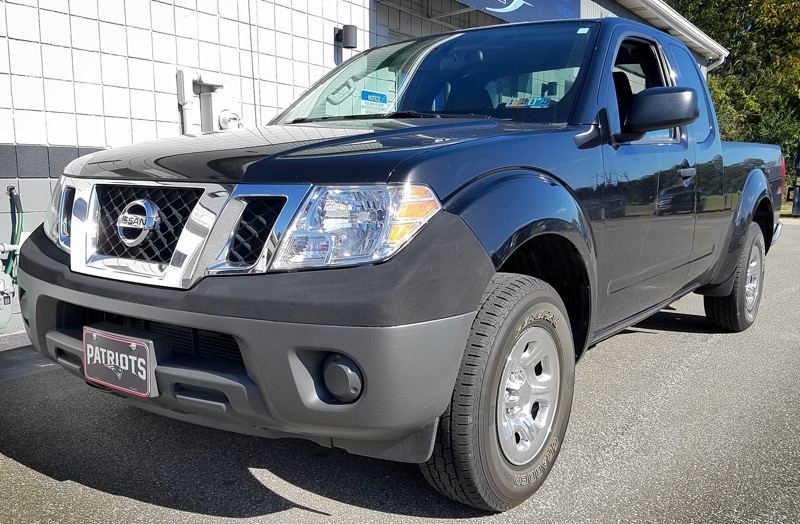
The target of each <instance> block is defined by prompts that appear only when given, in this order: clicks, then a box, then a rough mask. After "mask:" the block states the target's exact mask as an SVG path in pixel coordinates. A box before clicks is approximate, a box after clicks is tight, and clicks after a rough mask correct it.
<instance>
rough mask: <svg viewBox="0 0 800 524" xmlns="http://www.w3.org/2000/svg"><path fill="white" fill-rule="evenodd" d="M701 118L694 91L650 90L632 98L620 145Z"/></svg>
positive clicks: (675, 89)
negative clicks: (646, 134) (648, 133)
mask: <svg viewBox="0 0 800 524" xmlns="http://www.w3.org/2000/svg"><path fill="white" fill-rule="evenodd" d="M699 116H700V103H699V101H698V97H697V91H695V90H694V89H691V88H688V87H651V88H650V89H645V90H644V91H642V92H640V93H638V94H636V95H634V97H633V100H631V107H630V110H629V111H628V118H627V120H626V122H625V125H624V126H623V128H622V133H620V134H619V135H616V136H615V137H614V138H615V139H617V140H618V141H621V142H626V141H633V140H640V139H641V138H642V137H643V136H644V134H645V133H647V132H648V131H656V130H659V129H669V128H672V127H678V126H685V125H687V124H691V123H692V122H694V121H695V120H697V118H698V117H699Z"/></svg>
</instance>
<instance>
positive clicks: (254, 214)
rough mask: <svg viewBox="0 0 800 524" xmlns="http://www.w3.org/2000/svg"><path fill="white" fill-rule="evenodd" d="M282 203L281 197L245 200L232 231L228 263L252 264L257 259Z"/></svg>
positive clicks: (283, 201) (283, 202) (284, 200)
mask: <svg viewBox="0 0 800 524" xmlns="http://www.w3.org/2000/svg"><path fill="white" fill-rule="evenodd" d="M284 204H286V199H285V198H283V197H264V198H254V199H251V200H249V201H248V202H247V207H245V209H244V212H243V213H242V218H241V219H239V223H238V224H237V225H236V229H235V230H234V233H233V242H232V243H231V248H230V251H228V262H229V263H231V264H241V265H247V266H252V265H253V264H255V263H256V262H257V261H258V257H259V256H260V255H261V251H262V250H263V249H264V245H265V244H266V243H267V241H268V240H269V236H270V233H271V232H272V228H273V226H274V225H275V221H276V220H277V219H278V215H279V214H280V212H281V209H283V206H284Z"/></svg>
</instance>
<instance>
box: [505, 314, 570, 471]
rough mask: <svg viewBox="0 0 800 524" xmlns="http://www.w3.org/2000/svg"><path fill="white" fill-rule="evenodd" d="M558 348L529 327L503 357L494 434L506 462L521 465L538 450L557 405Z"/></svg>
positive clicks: (537, 329)
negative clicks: (503, 362)
mask: <svg viewBox="0 0 800 524" xmlns="http://www.w3.org/2000/svg"><path fill="white" fill-rule="evenodd" d="M559 389H560V370H559V361H558V349H557V347H556V342H555V340H553V337H552V335H550V333H549V332H548V331H547V330H545V329H543V328H540V327H533V328H529V329H527V330H526V331H524V332H523V333H522V335H521V336H520V337H519V338H518V339H517V341H516V343H515V344H514V347H513V348H512V350H511V354H509V356H508V360H506V364H505V366H504V368H503V375H502V379H501V381H500V391H499V392H498V395H497V437H498V439H499V440H500V447H501V449H502V450H503V454H504V455H505V456H506V459H508V461H509V462H511V463H512V464H514V465H516V466H522V465H524V464H527V463H528V462H530V461H531V460H533V458H534V457H536V455H538V454H539V452H540V451H541V450H542V447H543V446H544V443H545V440H547V436H548V435H549V434H550V431H551V429H552V426H553V418H554V414H555V411H556V409H557V407H558V392H559Z"/></svg>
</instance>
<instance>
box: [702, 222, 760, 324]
mask: <svg viewBox="0 0 800 524" xmlns="http://www.w3.org/2000/svg"><path fill="white" fill-rule="evenodd" d="M766 251H767V250H766V246H765V244H764V234H763V233H762V232H761V228H760V227H759V226H758V224H756V223H755V222H751V223H750V226H749V227H748V229H747V236H746V237H745V242H744V246H743V247H742V253H741V255H740V256H739V264H738V265H737V266H736V273H735V276H734V282H733V290H732V291H731V293H730V295H728V296H726V297H704V299H703V301H704V306H705V310H706V317H707V318H708V320H709V321H710V322H711V323H712V324H714V325H715V326H717V327H721V328H723V329H726V330H729V331H736V332H738V331H744V330H745V329H747V328H749V327H750V326H751V325H753V322H755V321H756V315H757V314H758V306H759V305H760V304H761V291H762V288H763V287H764V267H765V264H764V262H765V259H766Z"/></svg>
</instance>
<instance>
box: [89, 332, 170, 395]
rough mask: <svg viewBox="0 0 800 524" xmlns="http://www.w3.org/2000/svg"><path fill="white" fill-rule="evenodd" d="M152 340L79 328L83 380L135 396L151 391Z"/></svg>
mask: <svg viewBox="0 0 800 524" xmlns="http://www.w3.org/2000/svg"><path fill="white" fill-rule="evenodd" d="M153 355H154V350H153V341H152V340H146V339H142V338H135V337H129V336H123V335H118V334H116V333H110V332H108V331H104V330H100V329H95V328H91V327H84V328H83V373H84V375H86V380H88V381H90V382H94V383H96V384H101V385H103V386H107V387H109V388H112V389H116V390H119V391H124V392H126V393H130V394H131V395H136V396H138V397H148V396H150V395H151V387H150V385H151V382H152V381H151V374H152V369H153V368H154V367H155V358H154V357H153Z"/></svg>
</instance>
